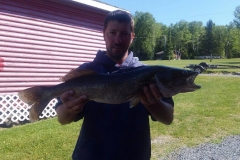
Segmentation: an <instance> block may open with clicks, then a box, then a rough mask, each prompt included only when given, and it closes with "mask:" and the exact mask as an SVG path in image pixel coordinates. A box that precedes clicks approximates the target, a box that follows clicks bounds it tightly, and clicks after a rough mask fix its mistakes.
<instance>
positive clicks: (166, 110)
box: [145, 100, 174, 125]
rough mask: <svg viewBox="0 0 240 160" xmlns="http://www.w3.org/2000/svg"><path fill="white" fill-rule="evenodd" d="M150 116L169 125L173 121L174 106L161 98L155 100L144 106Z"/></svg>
mask: <svg viewBox="0 0 240 160" xmlns="http://www.w3.org/2000/svg"><path fill="white" fill-rule="evenodd" d="M145 107H146V108H147V109H148V111H149V112H150V114H151V115H152V117H153V118H154V119H156V120H157V121H159V122H162V123H164V124H166V125H169V124H171V123H172V121H173V111H174V108H173V106H172V105H171V104H169V103H167V102H164V101H162V100H159V101H156V103H154V104H151V105H147V106H145Z"/></svg>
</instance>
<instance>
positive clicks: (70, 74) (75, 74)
mask: <svg viewBox="0 0 240 160" xmlns="http://www.w3.org/2000/svg"><path fill="white" fill-rule="evenodd" d="M91 74H97V72H95V71H92V70H88V69H79V68H77V69H72V70H70V71H69V72H68V73H67V74H66V75H65V76H63V77H62V78H60V80H61V81H64V82H65V81H68V80H70V79H73V78H76V77H81V76H86V75H91Z"/></svg>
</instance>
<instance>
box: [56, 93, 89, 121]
mask: <svg viewBox="0 0 240 160" xmlns="http://www.w3.org/2000/svg"><path fill="white" fill-rule="evenodd" d="M60 99H61V101H62V104H61V105H59V106H58V107H57V108H56V112H57V115H58V121H59V123H61V124H69V123H71V122H73V121H74V120H75V119H76V116H77V115H78V114H79V113H80V112H82V110H83V107H84V105H85V104H86V103H87V102H88V99H87V97H86V96H84V95H83V96H80V97H76V96H74V92H73V91H67V92H65V93H63V94H62V95H61V96H60Z"/></svg>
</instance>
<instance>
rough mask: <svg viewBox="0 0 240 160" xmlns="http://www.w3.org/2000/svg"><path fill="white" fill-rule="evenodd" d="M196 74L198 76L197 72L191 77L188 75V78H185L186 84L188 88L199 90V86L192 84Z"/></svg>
mask: <svg viewBox="0 0 240 160" xmlns="http://www.w3.org/2000/svg"><path fill="white" fill-rule="evenodd" d="M198 74H199V73H198V72H194V73H193V74H192V75H190V76H189V77H188V78H186V84H187V85H188V86H189V87H190V88H196V89H200V88H201V86H200V85H197V84H195V82H194V81H195V79H196V77H197V75H198Z"/></svg>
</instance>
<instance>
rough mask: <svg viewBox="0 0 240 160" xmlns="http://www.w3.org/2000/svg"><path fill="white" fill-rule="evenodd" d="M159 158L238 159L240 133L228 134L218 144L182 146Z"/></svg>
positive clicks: (174, 159)
mask: <svg viewBox="0 0 240 160" xmlns="http://www.w3.org/2000/svg"><path fill="white" fill-rule="evenodd" d="M161 160H240V135H237V136H229V137H227V138H225V139H223V141H222V142H221V143H219V144H213V143H205V144H201V145H198V146H196V147H192V148H187V147H186V148H182V149H179V150H177V151H175V152H173V153H171V154H170V155H168V156H167V157H165V158H163V159H161Z"/></svg>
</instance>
